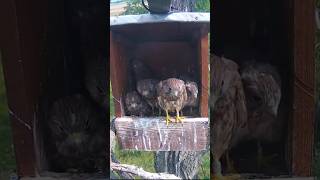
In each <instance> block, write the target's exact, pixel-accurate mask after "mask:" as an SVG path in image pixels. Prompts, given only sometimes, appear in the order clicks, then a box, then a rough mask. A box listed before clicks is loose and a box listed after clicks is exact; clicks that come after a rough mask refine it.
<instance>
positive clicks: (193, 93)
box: [186, 81, 198, 104]
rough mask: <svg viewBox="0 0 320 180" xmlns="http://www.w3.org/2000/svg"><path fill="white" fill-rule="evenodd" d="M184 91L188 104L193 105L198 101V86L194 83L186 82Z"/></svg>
mask: <svg viewBox="0 0 320 180" xmlns="http://www.w3.org/2000/svg"><path fill="white" fill-rule="evenodd" d="M186 90H187V94H188V103H191V104H194V103H196V101H197V99H198V85H197V83H195V82H192V81H187V82H186Z"/></svg>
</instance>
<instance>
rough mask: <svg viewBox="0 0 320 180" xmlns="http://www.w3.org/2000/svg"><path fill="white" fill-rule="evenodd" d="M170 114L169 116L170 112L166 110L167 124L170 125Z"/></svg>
mask: <svg viewBox="0 0 320 180" xmlns="http://www.w3.org/2000/svg"><path fill="white" fill-rule="evenodd" d="M170 121H171V120H170V116H169V113H168V110H166V123H167V126H168V125H169V122H170Z"/></svg>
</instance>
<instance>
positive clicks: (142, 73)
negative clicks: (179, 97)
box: [131, 59, 154, 82]
mask: <svg viewBox="0 0 320 180" xmlns="http://www.w3.org/2000/svg"><path fill="white" fill-rule="evenodd" d="M131 65H132V68H133V74H134V78H135V80H136V82H138V81H140V80H143V79H149V78H154V73H152V71H151V69H150V67H149V66H148V65H147V64H145V63H144V62H142V61H141V60H139V59H134V60H132V64H131Z"/></svg>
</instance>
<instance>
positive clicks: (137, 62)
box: [132, 60, 144, 70]
mask: <svg viewBox="0 0 320 180" xmlns="http://www.w3.org/2000/svg"><path fill="white" fill-rule="evenodd" d="M132 66H133V69H135V70H141V69H143V68H144V64H143V63H142V62H141V61H140V60H133V61H132Z"/></svg>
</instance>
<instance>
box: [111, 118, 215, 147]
mask: <svg viewBox="0 0 320 180" xmlns="http://www.w3.org/2000/svg"><path fill="white" fill-rule="evenodd" d="M172 121H174V119H172ZM114 123H115V128H116V134H117V137H118V140H119V143H120V145H121V148H122V149H132V150H139V151H202V150H206V149H207V142H208V132H209V131H208V130H209V129H208V128H209V124H208V118H207V117H206V118H198V117H197V118H188V117H185V119H183V123H175V122H172V123H170V124H169V125H168V126H167V125H166V122H165V117H120V118H116V119H115V121H114Z"/></svg>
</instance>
